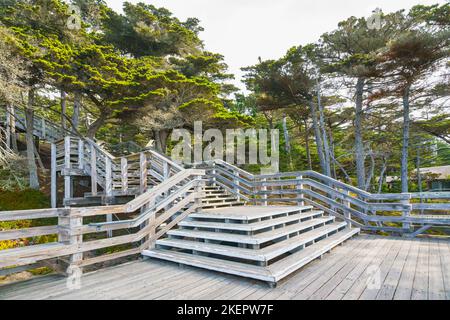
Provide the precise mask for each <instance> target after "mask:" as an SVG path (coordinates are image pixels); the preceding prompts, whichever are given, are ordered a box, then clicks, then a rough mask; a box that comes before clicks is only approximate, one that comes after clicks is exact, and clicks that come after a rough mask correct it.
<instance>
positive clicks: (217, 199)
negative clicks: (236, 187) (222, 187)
mask: <svg viewBox="0 0 450 320" xmlns="http://www.w3.org/2000/svg"><path fill="white" fill-rule="evenodd" d="M202 201H203V202H206V203H211V204H214V203H216V202H227V201H237V200H236V197H233V196H218V197H205V198H203V199H202Z"/></svg>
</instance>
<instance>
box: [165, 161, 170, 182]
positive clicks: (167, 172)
mask: <svg viewBox="0 0 450 320" xmlns="http://www.w3.org/2000/svg"><path fill="white" fill-rule="evenodd" d="M169 175H170V167H169V163H168V162H163V177H164V180H165V179H168V178H169Z"/></svg>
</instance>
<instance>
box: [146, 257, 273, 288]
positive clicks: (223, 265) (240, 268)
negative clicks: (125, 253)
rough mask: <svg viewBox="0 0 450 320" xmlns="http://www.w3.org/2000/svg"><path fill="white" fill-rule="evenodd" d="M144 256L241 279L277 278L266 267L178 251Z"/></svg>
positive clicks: (263, 279)
mask: <svg viewBox="0 0 450 320" xmlns="http://www.w3.org/2000/svg"><path fill="white" fill-rule="evenodd" d="M142 254H143V255H144V256H147V257H150V258H156V259H161V260H166V261H171V262H176V263H179V264H183V265H188V266H193V267H198V268H202V269H207V270H212V271H218V272H223V273H228V274H233V275H237V276H241V277H246V278H252V279H257V280H262V281H268V282H274V281H275V278H274V277H273V276H272V275H271V274H270V272H269V271H268V270H267V269H266V268H265V267H259V266H252V265H248V264H245V263H240V262H234V261H227V260H222V259H216V258H209V257H203V256H195V255H192V254H188V253H181V252H176V251H169V250H161V249H152V250H145V251H143V252H142Z"/></svg>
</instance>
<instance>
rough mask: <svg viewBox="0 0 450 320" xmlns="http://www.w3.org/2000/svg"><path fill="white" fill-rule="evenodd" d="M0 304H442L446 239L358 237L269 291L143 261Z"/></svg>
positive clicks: (447, 287) (47, 280)
mask: <svg viewBox="0 0 450 320" xmlns="http://www.w3.org/2000/svg"><path fill="white" fill-rule="evenodd" d="M0 299H187V300H197V299H233V300H241V299H251V300H258V299H262V300H265V299H285V300H287V299H388V300H390V299H403V300H404V299H420V300H422V299H423V300H424V299H450V242H449V241H444V240H429V239H412V240H409V239H402V238H387V237H375V236H368V235H362V236H359V237H356V238H355V239H353V240H349V241H347V242H346V243H345V244H344V245H343V246H341V247H338V248H336V249H334V250H333V251H332V252H331V253H329V254H327V255H325V256H324V258H323V259H322V260H316V261H314V262H312V263H311V264H309V265H307V266H306V267H304V268H303V269H301V270H299V271H298V272H297V273H295V274H294V275H293V276H291V277H289V278H287V279H285V280H284V281H282V282H281V283H280V284H279V285H278V287H277V288H275V289H271V288H270V287H269V286H268V285H267V284H265V283H261V282H258V281H251V280H246V279H242V278H239V277H234V276H229V275H223V274H219V273H215V272H209V271H205V270H201V269H196V268H191V267H184V268H180V267H179V266H178V265H176V264H173V263H166V262H161V261H156V260H146V261H136V262H131V263H128V264H124V265H120V266H116V267H113V268H108V269H103V270H99V271H97V272H94V273H90V274H87V275H85V276H84V277H83V278H82V288H81V289H80V290H75V291H70V290H68V289H67V287H66V279H65V278H62V277H59V276H43V277H40V278H36V279H33V280H29V281H24V282H21V283H16V284H9V285H4V286H0Z"/></svg>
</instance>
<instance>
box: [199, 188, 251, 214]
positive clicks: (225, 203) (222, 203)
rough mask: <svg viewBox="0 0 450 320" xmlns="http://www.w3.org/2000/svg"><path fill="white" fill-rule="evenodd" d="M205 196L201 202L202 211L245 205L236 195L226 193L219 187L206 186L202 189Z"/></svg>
mask: <svg viewBox="0 0 450 320" xmlns="http://www.w3.org/2000/svg"><path fill="white" fill-rule="evenodd" d="M203 193H204V194H205V196H204V197H203V200H202V207H203V209H215V208H223V207H235V206H243V205H245V202H244V201H241V200H240V199H239V198H238V197H237V196H236V195H233V194H231V193H229V192H226V191H225V190H224V189H223V188H221V187H219V186H206V187H204V188H203Z"/></svg>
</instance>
